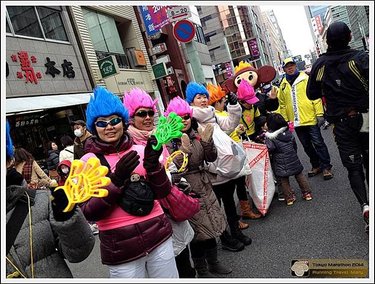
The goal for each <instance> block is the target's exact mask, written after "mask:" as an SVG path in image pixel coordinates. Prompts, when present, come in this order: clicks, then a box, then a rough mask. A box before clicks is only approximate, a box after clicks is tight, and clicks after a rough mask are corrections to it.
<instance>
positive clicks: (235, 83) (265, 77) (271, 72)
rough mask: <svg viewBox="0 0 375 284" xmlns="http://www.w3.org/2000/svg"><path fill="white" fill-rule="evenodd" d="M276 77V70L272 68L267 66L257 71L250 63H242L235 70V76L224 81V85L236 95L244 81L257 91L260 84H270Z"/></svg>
mask: <svg viewBox="0 0 375 284" xmlns="http://www.w3.org/2000/svg"><path fill="white" fill-rule="evenodd" d="M275 77H276V70H275V68H273V67H272V66H269V65H265V66H262V67H260V68H259V69H256V68H254V67H253V66H252V65H251V64H250V63H248V62H245V61H241V62H240V64H239V65H238V66H236V67H235V68H234V75H233V76H232V77H231V78H229V79H227V80H226V81H224V83H223V85H224V86H225V88H226V89H228V90H229V91H231V92H234V93H236V92H237V89H238V87H239V85H240V83H241V81H242V80H246V81H248V82H249V83H250V84H251V85H252V86H253V87H254V89H257V88H258V87H259V86H260V84H262V83H263V84H265V83H270V82H271V81H272V80H273V79H274V78H275Z"/></svg>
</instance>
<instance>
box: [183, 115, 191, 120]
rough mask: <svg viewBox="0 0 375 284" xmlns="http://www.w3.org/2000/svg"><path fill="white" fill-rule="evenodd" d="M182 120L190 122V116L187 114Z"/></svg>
mask: <svg viewBox="0 0 375 284" xmlns="http://www.w3.org/2000/svg"><path fill="white" fill-rule="evenodd" d="M181 118H182V119H183V120H188V119H190V114H185V115H184V116H181Z"/></svg>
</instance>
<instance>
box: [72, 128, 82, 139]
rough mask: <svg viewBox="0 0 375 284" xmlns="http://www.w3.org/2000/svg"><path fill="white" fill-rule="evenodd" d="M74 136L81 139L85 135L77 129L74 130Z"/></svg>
mask: <svg viewBox="0 0 375 284" xmlns="http://www.w3.org/2000/svg"><path fill="white" fill-rule="evenodd" d="M74 135H75V136H77V137H81V136H82V135H83V133H82V131H81V129H76V130H74Z"/></svg>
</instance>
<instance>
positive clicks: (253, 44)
mask: <svg viewBox="0 0 375 284" xmlns="http://www.w3.org/2000/svg"><path fill="white" fill-rule="evenodd" d="M248 45H249V48H250V54H251V56H252V57H253V58H258V57H259V56H260V52H259V48H258V42H257V39H256V38H252V39H250V40H249V41H248Z"/></svg>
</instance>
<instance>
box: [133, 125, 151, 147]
mask: <svg viewBox="0 0 375 284" xmlns="http://www.w3.org/2000/svg"><path fill="white" fill-rule="evenodd" d="M153 132H154V129H153V130H151V131H147V130H140V129H138V128H136V127H134V126H133V125H129V128H128V133H129V134H130V136H131V137H132V138H133V140H134V144H137V145H143V146H146V144H147V139H148V138H149V137H150V135H151V134H152V133H153Z"/></svg>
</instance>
